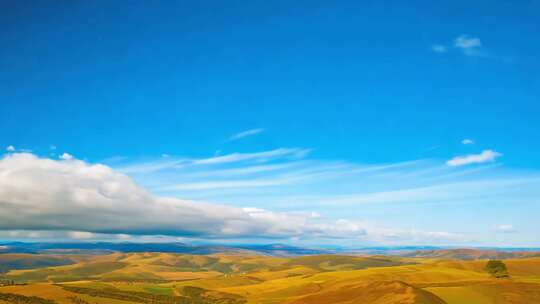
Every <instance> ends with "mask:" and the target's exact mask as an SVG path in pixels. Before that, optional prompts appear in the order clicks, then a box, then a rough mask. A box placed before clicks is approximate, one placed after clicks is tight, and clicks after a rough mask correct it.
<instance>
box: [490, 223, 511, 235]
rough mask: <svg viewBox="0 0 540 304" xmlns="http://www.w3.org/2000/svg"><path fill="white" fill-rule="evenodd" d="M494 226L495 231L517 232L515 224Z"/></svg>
mask: <svg viewBox="0 0 540 304" xmlns="http://www.w3.org/2000/svg"><path fill="white" fill-rule="evenodd" d="M493 228H494V229H495V231H497V232H500V233H515V232H516V229H515V228H514V226H513V225H510V224H501V225H495V226H493Z"/></svg>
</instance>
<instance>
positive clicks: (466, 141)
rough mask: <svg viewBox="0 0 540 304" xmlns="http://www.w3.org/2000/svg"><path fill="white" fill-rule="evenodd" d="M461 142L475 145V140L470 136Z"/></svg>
mask: <svg viewBox="0 0 540 304" xmlns="http://www.w3.org/2000/svg"><path fill="white" fill-rule="evenodd" d="M461 143H462V144H464V145H473V144H474V140H472V139H469V138H465V139H464V140H462V141H461Z"/></svg>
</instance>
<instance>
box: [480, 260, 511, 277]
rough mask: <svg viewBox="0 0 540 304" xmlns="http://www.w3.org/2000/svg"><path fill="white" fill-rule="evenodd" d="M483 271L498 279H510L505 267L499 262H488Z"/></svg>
mask: <svg viewBox="0 0 540 304" xmlns="http://www.w3.org/2000/svg"><path fill="white" fill-rule="evenodd" d="M485 269H486V271H487V272H488V273H489V274H491V276H493V277H495V278H498V279H502V278H509V277H510V275H509V274H508V269H507V268H506V265H505V264H504V262H503V261H501V260H489V261H488V262H487V264H486V267H485Z"/></svg>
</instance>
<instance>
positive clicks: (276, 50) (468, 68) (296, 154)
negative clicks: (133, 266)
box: [0, 0, 540, 245]
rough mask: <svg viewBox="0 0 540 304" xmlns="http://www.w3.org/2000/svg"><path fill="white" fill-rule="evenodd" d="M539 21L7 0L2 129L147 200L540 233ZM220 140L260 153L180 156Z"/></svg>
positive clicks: (303, 6)
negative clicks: (119, 179)
mask: <svg viewBox="0 0 540 304" xmlns="http://www.w3.org/2000/svg"><path fill="white" fill-rule="evenodd" d="M539 32H540V2H539V1H533V0H531V1H445V2H444V3H443V2H430V1H152V2H150V1H53V2H51V1H3V2H1V3H0V45H1V47H0V145H1V146H2V147H3V148H2V149H3V150H6V149H7V147H8V146H12V147H13V149H9V150H14V151H5V152H6V155H7V156H9V155H11V154H14V153H24V152H31V153H32V154H34V155H37V156H39V157H41V158H52V159H58V155H61V154H62V153H64V152H66V153H69V154H70V155H73V156H74V157H75V158H77V159H81V160H85V161H86V162H88V163H90V164H97V163H105V164H107V165H108V166H111V167H112V168H114V169H115V170H118V171H119V172H124V173H126V174H127V175H129V176H130V177H131V178H133V179H134V180H136V181H137V182H138V183H139V184H140V185H141V187H144V188H145V189H147V190H149V191H150V192H152V193H153V194H154V195H156V196H161V195H167V196H174V197H178V198H181V199H193V200H203V201H206V202H210V203H220V204H226V205H230V206H234V207H238V208H242V207H250V208H251V207H253V208H262V209H265V210H271V211H275V212H293V213H295V214H296V213H301V212H313V213H316V214H317V217H319V214H320V215H321V218H324V219H328V221H330V220H338V221H339V220H342V219H346V220H347V221H351V222H354V221H360V222H362V223H363V224H362V225H364V224H365V223H366V222H369V223H370V224H369V225H375V226H377V227H385V228H384V229H398V230H399V231H407V232H408V233H410V231H416V230H418V231H430V232H429V233H431V232H433V231H435V232H441V233H443V232H444V233H446V232H448V233H455V234H459V235H461V236H465V238H467V240H464V241H463V240H460V242H461V241H463V242H469V243H476V242H477V243H482V244H484V243H485V244H501V245H531V244H533V245H540V239H538V236H537V235H536V234H535V231H538V230H539V229H540V227H539V226H538V224H535V223H534V222H535V221H536V220H535V216H533V215H532V214H531V211H534V214H536V215H537V214H540V206H539V205H540V201H539V199H538V197H540V196H539V195H540V193H539V192H538V190H535V189H538V188H539V187H538V186H540V182H539V181H540V180H539V179H538V177H539V176H540V58H539V56H538V54H540V40H539V39H538V38H537V36H538V33H539ZM242 132H247V133H243V134H240V135H238V134H239V133H242ZM235 135H237V136H236V137H235ZM466 139H468V140H470V142H469V141H466V143H465V144H464V143H462V142H463V141H464V140H466ZM276 149H297V150H277V151H278V152H277V153H274V154H276V155H279V156H272V157H271V159H267V158H266V156H265V155H263V156H260V155H259V154H255V155H254V156H253V153H264V152H265V151H266V152H268V151H276ZM303 149H306V150H303ZM308 150H309V151H308ZM280 151H281V152H280ZM483 152H485V153H483ZM482 153H483V154H482ZM274 154H272V155H274ZM227 155H233V156H238V155H248V161H253V162H252V163H235V162H232V161H231V162H227V163H226V164H227V166H226V167H223V166H222V167H219V168H217V167H216V168H214V167H212V168H210V167H205V168H204V169H201V170H199V169H193V168H191V167H190V168H191V169H189V168H188V169H183V167H182V168H179V167H178V166H176V165H177V164H178V162H184V161H185V160H186V159H189V161H190V162H193V163H196V160H204V159H212V158H213V157H219V156H227ZM249 155H251V156H252V158H249ZM467 155H469V156H470V157H469V158H466V156H467ZM460 156H461V157H464V158H462V160H463V159H464V161H462V162H460V160H459V159H458V160H457V163H456V162H454V163H452V162H448V161H449V160H451V159H453V158H455V157H460ZM274 157H275V158H274ZM280 157H284V158H280ZM260 158H262V159H260ZM164 159H172V160H174V163H175V166H176V167H174V168H171V167H167V166H166V165H165V167H164V168H165V169H163V170H161V169H160V170H151V172H149V171H146V170H141V169H140V167H141V166H143V165H148V164H156V163H159V164H162V163H164V162H165V161H164ZM242 161H245V159H243V160H242ZM411 162H412V163H411ZM168 164H170V162H169V163H168ZM261 164H268V165H281V166H282V167H279V168H277V169H276V168H274V167H269V168H260V167H261ZM339 165H343V166H344V168H346V169H339V170H337V171H338V172H335V171H336V170H335V166H339ZM382 165H389V166H392V165H394V166H395V167H392V168H391V169H390V171H391V172H387V173H385V174H388V175H384V174H382V175H378V174H377V175H375V174H374V175H366V174H360V175H354V174H352V175H351V174H346V173H347V172H348V171H349V170H353V171H354V168H356V169H358V168H374V167H378V166H382ZM189 166H191V165H189ZM189 166H188V167H189ZM254 166H258V168H254V169H253V168H252V167H254ZM332 166H334V167H332ZM314 167H315V168H318V169H320V171H321V172H323V173H322V174H329V173H332V174H335V175H337V176H338V177H335V176H334V175H332V177H331V178H332V179H318V178H319V177H320V176H321V174H319V175H317V174H315V175H316V176H315V177H313V176H311V175H310V176H309V178H308V180H307V181H306V180H305V179H304V178H305V177H304V175H301V174H304V173H305V172H306V171H307V170H309V169H312V168H314ZM242 168H243V169H249V168H252V170H253V171H252V172H255V171H256V172H257V173H260V174H262V175H263V176H261V175H250V176H239V175H234V174H238V173H237V171H234V172H233V173H231V171H230V170H232V169H242ZM291 168H294V169H291ZM351 168H353V169H351ZM396 168H397V169H396ZM173 169H174V170H173ZM265 169H269V171H265ZM278 169H279V170H289V171H287V172H286V173H283V174H280V175H279V176H269V175H271V174H274V173H276V172H277V170H278ZM218 170H219V172H217V171H218ZM223 170H229V171H228V172H229V173H230V174H233V175H226V174H227V172H225V173H222V171H223ZM257 170H260V171H257ZM295 170H296V171H295ZM382 170H387V169H382ZM370 172H371V171H370ZM385 172H386V171H385ZM469 172H471V173H469ZM205 174H206V175H205ZM215 174H218V175H219V174H223V175H222V176H221V177H219V176H218V177H219V178H218V177H216V176H217V175H215ZM244 174H246V173H244ZM276 174H277V173H276ZM284 174H287V175H286V177H287V178H290V175H292V176H293V180H292V181H291V180H290V179H286V180H285V181H283V180H281V179H280V178H283V177H284V176H285V175H284ZM310 174H311V173H310ZM449 174H450V175H451V177H448V176H447V175H449ZM205 176H207V177H205ZM298 176H301V177H298ZM385 176H386V178H387V179H385ZM388 176H391V177H388ZM419 176H420V177H419ZM424 178H425V180H424ZM259 179H260V181H261V182H260V183H253V184H249V183H248V184H246V183H242V182H245V181H248V180H252V181H253V180H255V181H257V180H259ZM298 179H300V180H301V181H300V182H298ZM494 179H496V183H497V184H496V185H495V186H491V187H490V188H489V191H492V190H500V189H503V190H500V191H502V192H504V193H500V192H497V194H489V195H488V194H486V192H488V190H486V191H483V190H484V188H481V187H480V186H479V187H480V188H479V187H474V186H472V185H475V184H474V183H481V182H484V181H492V180H494ZM278 180H279V181H278ZM503 181H508V182H507V183H506V184H505V185H506V186H499V185H500V184H499V183H502V182H503ZM517 181H520V182H523V181H525V183H526V185H523V184H517V185H518V186H516V184H515V183H512V182H517ZM216 182H219V183H218V184H216ZM466 183H471V184H467V185H463V184H466ZM509 183H510V186H509ZM456 184H459V185H460V186H459V187H458V188H453V187H455V185H456ZM178 185H180V186H178ZM448 185H450V186H448ZM482 185H485V183H482ZM433 187H435V188H436V189H438V190H437V191H438V192H437V193H438V195H440V193H441V192H444V193H445V194H448V193H464V194H463V195H462V196H459V197H452V198H448V197H447V196H444V199H443V198H441V197H440V196H436V197H435V198H433V197H431V196H429V195H427V194H425V193H424V190H422V191H420V192H421V194H420V196H418V195H417V194H418V189H425V188H427V189H433ZM439 187H450V188H449V189H450V190H448V189H447V188H444V189H446V190H444V191H441V190H440V188H439ZM505 187H506V188H505ZM516 187H517V188H518V189H517V190H516ZM471 188H474V189H473V190H471ZM411 189H413V190H414V191H413V190H411ZM396 191H397V192H396ZM399 191H409V192H405V193H403V192H399ZM410 191H412V192H415V191H416V192H415V193H416V194H415V195H411V196H410V198H409V193H410ZM426 191H427V190H426ZM477 192H478V193H477ZM374 193H379V194H380V195H379V196H377V195H375V194H374ZM389 193H390V194H392V195H391V198H389V199H385V197H387V196H388V195H389ZM424 194H425V195H426V196H422V195H424ZM358 195H372V196H368V197H362V198H361V199H358V200H356V201H355V199H354V197H356V196H358ZM373 195H375V197H373ZM337 196H338V197H339V199H344V197H346V198H347V199H348V201H347V202H345V203H343V202H342V203H337V201H339V199H338V198H336V197H337ZM450 196H451V195H450ZM478 200H480V201H481V202H479V201H478ZM434 205H435V206H437V207H433V206H434ZM457 210H459V212H458V211H457ZM479 214H480V215H479ZM481 214H485V216H482V215H481ZM461 220H463V221H464V222H465V223H463V225H462V226H460V227H456V222H459V221H461ZM318 221H322V220H318ZM325 223H326V222H325ZM22 228H23V229H26V228H24V227H22ZM75 228H76V227H75ZM83 228H84V227H81V229H80V230H83V231H86V230H85V229H83ZM364 228H365V227H364V226H362V227H361V229H364ZM366 229H368V228H366ZM374 229H375V228H374ZM377 229H378V230H377ZM377 229H375V230H376V231H377V233H379V234H377V237H380V235H381V233H380V230H381V229H383V228H377ZM77 230H79V229H77ZM113 230H114V229H113ZM368 230H369V229H368ZM92 232H96V231H92ZM98 232H99V231H98ZM122 232H123V233H124V232H129V231H123V230H122ZM426 233H428V232H426ZM253 237H259V235H253ZM300 238H302V237H300ZM306 238H308V237H306ZM375 238H376V237H374V238H372V239H370V240H369V242H382V243H385V242H386V241H387V240H379V239H375ZM296 239H297V238H296V237H295V238H293V240H296ZM316 239H317V238H315V242H316V241H317V240H316ZM405 239H406V238H405ZM408 241H410V242H418V240H415V239H414V238H410V239H409V240H408ZM366 242H367V241H366ZM404 242H407V240H404ZM442 242H446V243H454V242H457V241H455V240H450V241H442Z"/></svg>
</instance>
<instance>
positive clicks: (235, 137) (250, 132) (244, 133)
mask: <svg viewBox="0 0 540 304" xmlns="http://www.w3.org/2000/svg"><path fill="white" fill-rule="evenodd" d="M265 130H266V129H263V128H257V129H249V130H245V131H242V132H239V133H236V134H234V135H233V136H231V137H229V141H235V140H239V139H242V138H245V137H248V136H253V135H257V134H259V133H262V132H264V131H265Z"/></svg>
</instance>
